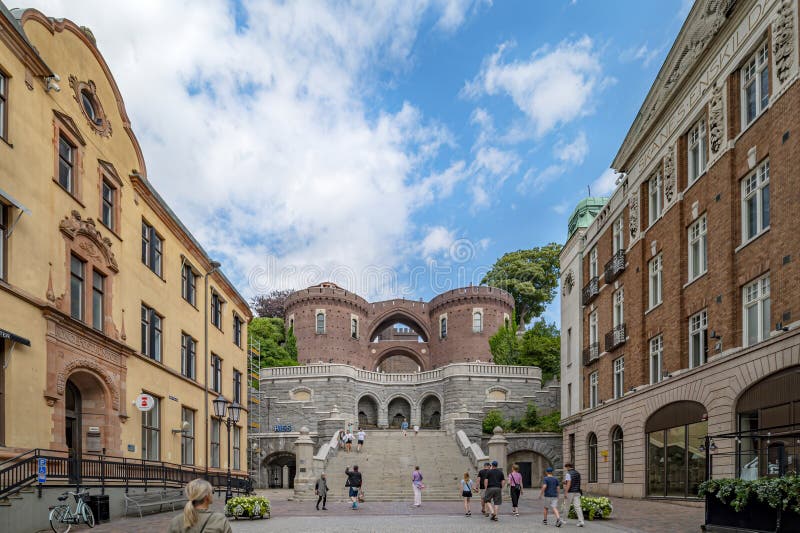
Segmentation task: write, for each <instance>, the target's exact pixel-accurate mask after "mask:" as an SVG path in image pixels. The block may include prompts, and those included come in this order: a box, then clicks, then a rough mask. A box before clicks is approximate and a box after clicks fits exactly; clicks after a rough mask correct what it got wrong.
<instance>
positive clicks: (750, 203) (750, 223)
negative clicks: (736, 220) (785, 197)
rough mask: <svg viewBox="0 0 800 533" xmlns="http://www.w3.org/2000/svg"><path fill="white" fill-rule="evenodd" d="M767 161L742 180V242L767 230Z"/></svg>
mask: <svg viewBox="0 0 800 533" xmlns="http://www.w3.org/2000/svg"><path fill="white" fill-rule="evenodd" d="M769 218H770V211H769V160H767V161H764V162H763V163H761V164H760V165H759V166H758V168H757V169H756V170H755V172H753V173H752V174H750V175H749V176H747V177H746V178H745V179H743V180H742V242H747V241H749V240H750V239H753V238H755V237H757V236H758V235H760V234H761V233H763V232H764V231H766V229H767V228H769Z"/></svg>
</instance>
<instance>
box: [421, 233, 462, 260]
mask: <svg viewBox="0 0 800 533" xmlns="http://www.w3.org/2000/svg"><path fill="white" fill-rule="evenodd" d="M455 240H456V237H455V232H454V231H453V230H449V229H447V228H445V227H444V226H434V227H432V228H429V229H428V231H427V234H426V235H425V238H424V239H422V242H421V243H420V250H421V252H422V255H423V256H425V257H431V256H434V255H436V254H439V253H442V252H448V251H449V250H450V247H451V246H452V245H453V241H455Z"/></svg>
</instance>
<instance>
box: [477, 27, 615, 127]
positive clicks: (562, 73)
mask: <svg viewBox="0 0 800 533" xmlns="http://www.w3.org/2000/svg"><path fill="white" fill-rule="evenodd" d="M511 46H513V43H510V42H505V43H503V44H501V45H500V46H499V47H498V49H497V52H495V53H494V54H492V55H491V56H489V57H488V58H486V59H485V60H484V62H483V66H482V67H481V72H480V73H479V74H478V76H476V77H475V79H473V80H472V81H470V82H467V83H466V84H465V86H464V88H463V90H462V94H463V95H465V96H468V97H476V96H479V95H481V94H487V95H496V94H506V95H508V96H510V97H511V99H512V100H513V101H514V103H515V104H516V106H517V107H518V108H519V109H520V110H521V111H522V112H523V113H525V115H526V116H527V117H528V118H529V119H530V120H531V121H532V122H533V124H534V128H535V131H536V134H537V135H539V136H542V135H544V134H546V133H547V132H549V131H550V130H552V129H553V128H555V127H556V126H557V125H559V124H566V123H568V122H571V121H572V120H574V119H576V118H578V117H580V116H582V115H585V114H588V113H590V112H591V110H592V107H591V105H592V96H593V95H594V94H595V93H596V92H598V91H599V90H601V89H602V88H603V86H604V85H605V84H606V83H608V81H609V80H608V79H606V78H604V76H603V72H602V71H603V69H602V66H601V64H600V59H599V57H598V54H597V52H596V51H595V49H594V44H593V42H592V40H591V39H590V38H589V37H582V38H580V39H578V40H576V41H566V40H565V41H562V42H561V43H559V44H558V45H557V46H556V47H555V48H551V47H548V46H545V47H542V48H539V49H538V50H536V51H534V52H533V54H531V57H530V59H528V60H527V61H511V62H505V61H504V60H503V55H504V53H505V51H506V50H507V49H508V48H510V47H511Z"/></svg>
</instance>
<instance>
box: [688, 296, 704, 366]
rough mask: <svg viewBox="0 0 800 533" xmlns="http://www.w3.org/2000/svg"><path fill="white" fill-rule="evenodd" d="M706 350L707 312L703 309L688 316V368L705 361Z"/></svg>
mask: <svg viewBox="0 0 800 533" xmlns="http://www.w3.org/2000/svg"><path fill="white" fill-rule="evenodd" d="M707 352H708V313H707V312H706V310H705V309H703V310H702V311H700V312H699V313H697V314H696V315H692V317H691V318H689V368H694V367H696V366H700V365H702V364H704V363H705V362H706V354H707Z"/></svg>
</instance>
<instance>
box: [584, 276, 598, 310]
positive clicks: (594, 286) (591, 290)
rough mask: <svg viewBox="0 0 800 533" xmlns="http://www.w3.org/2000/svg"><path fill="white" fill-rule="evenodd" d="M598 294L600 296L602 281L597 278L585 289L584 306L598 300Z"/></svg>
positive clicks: (591, 280)
mask: <svg viewBox="0 0 800 533" xmlns="http://www.w3.org/2000/svg"><path fill="white" fill-rule="evenodd" d="M598 294H600V279H599V278H598V277H597V276H595V277H593V278H592V279H590V280H589V283H587V284H586V285H585V286H584V287H583V305H587V304H588V303H589V302H591V301H592V300H594V299H595V298H597V295H598Z"/></svg>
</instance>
